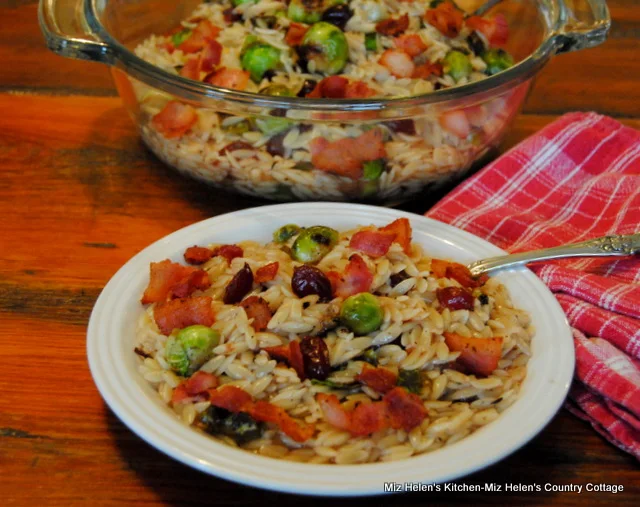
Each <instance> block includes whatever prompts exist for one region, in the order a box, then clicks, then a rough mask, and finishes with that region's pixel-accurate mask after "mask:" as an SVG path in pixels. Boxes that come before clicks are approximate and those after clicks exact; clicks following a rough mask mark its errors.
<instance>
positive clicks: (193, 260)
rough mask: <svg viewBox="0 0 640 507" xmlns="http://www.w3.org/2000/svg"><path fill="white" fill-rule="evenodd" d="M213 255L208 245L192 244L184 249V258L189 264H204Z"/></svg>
mask: <svg viewBox="0 0 640 507" xmlns="http://www.w3.org/2000/svg"><path fill="white" fill-rule="evenodd" d="M211 257H213V252H212V251H211V250H210V249H209V248H207V247H206V246H195V245H194V246H190V247H189V248H187V249H186V250H185V251H184V260H185V261H187V262H188V263H189V264H204V263H205V262H207V261H208V260H209V259H211Z"/></svg>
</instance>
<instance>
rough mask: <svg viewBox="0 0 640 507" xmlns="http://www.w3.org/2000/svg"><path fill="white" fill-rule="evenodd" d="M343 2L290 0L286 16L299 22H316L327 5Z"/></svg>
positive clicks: (341, 1) (336, 0) (339, 0)
mask: <svg viewBox="0 0 640 507" xmlns="http://www.w3.org/2000/svg"><path fill="white" fill-rule="evenodd" d="M342 3H345V0H291V2H289V8H288V9H287V17H288V18H289V19H290V20H291V21H297V22H299V23H307V24H309V25H310V24H312V23H317V22H318V21H320V20H321V19H322V13H323V12H324V11H326V10H327V9H328V8H329V7H333V6H334V5H338V4H342Z"/></svg>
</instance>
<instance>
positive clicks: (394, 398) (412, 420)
mask: <svg viewBox="0 0 640 507" xmlns="http://www.w3.org/2000/svg"><path fill="white" fill-rule="evenodd" d="M383 402H384V404H385V405H386V406H387V413H388V415H389V424H390V425H391V427H392V428H393V429H396V430H397V429H403V430H405V431H411V430H412V429H413V428H415V427H416V426H419V425H420V424H421V423H422V421H423V420H424V418H425V417H426V416H427V409H426V408H424V403H422V400H421V399H420V397H419V396H417V395H415V394H413V393H410V392H407V390H406V389H403V388H402V387H394V388H393V389H392V390H391V391H389V392H388V393H387V394H385V395H384V398H383Z"/></svg>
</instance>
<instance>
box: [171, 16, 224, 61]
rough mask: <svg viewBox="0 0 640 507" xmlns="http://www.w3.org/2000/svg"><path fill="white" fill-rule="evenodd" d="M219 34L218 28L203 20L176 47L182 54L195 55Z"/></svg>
mask: <svg viewBox="0 0 640 507" xmlns="http://www.w3.org/2000/svg"><path fill="white" fill-rule="evenodd" d="M219 33H220V28H218V27H217V26H214V25H212V24H211V22H210V21H208V20H206V19H204V20H201V21H200V22H199V23H198V26H196V27H195V28H194V29H193V32H191V35H190V36H189V37H188V38H187V39H186V40H184V41H182V44H180V45H179V46H178V49H180V50H181V51H182V52H183V53H197V52H198V51H200V50H201V49H202V48H203V47H204V46H205V44H206V43H207V42H208V41H210V40H213V39H215V38H216V37H217V36H218V34H219Z"/></svg>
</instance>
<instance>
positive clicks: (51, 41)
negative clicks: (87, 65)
mask: <svg viewBox="0 0 640 507" xmlns="http://www.w3.org/2000/svg"><path fill="white" fill-rule="evenodd" d="M84 4H85V1H84V0H40V5H39V6H38V20H39V22H40V29H41V30H42V33H43V35H44V38H45V41H46V43H47V47H48V48H49V49H50V50H51V51H53V52H54V53H58V54H59V55H61V56H66V57H69V58H78V59H80V60H92V61H95V62H102V63H106V64H109V65H113V64H114V63H115V55H114V54H113V51H112V49H111V47H110V46H109V45H107V44H105V43H104V42H102V41H101V40H100V38H99V37H98V35H97V34H96V33H95V32H94V31H93V30H91V28H90V27H89V25H88V23H87V18H86V16H85V14H84Z"/></svg>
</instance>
